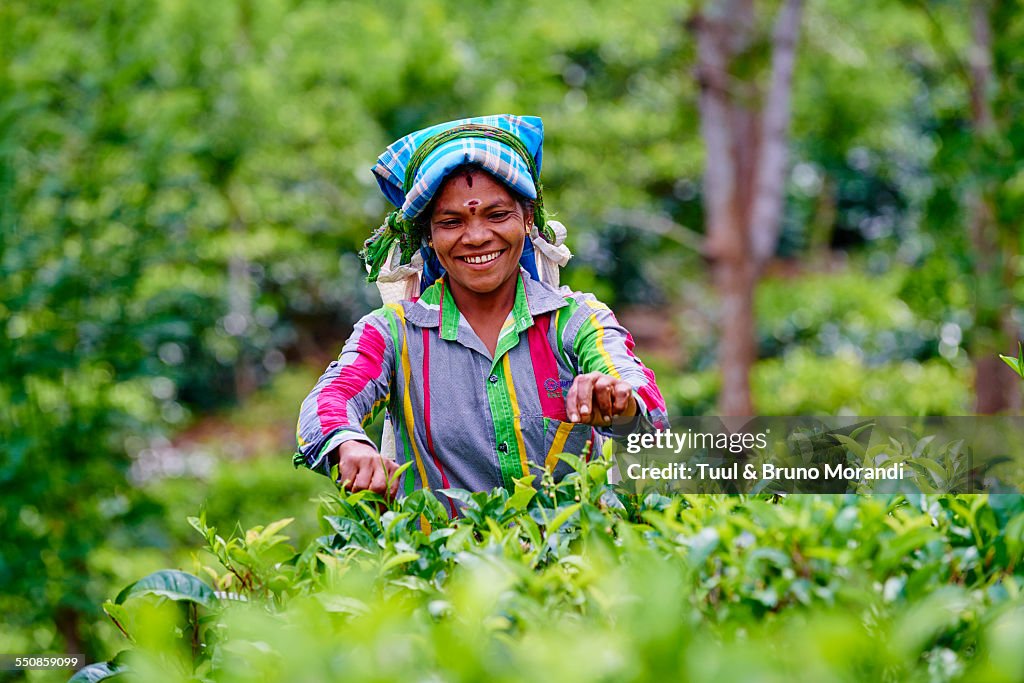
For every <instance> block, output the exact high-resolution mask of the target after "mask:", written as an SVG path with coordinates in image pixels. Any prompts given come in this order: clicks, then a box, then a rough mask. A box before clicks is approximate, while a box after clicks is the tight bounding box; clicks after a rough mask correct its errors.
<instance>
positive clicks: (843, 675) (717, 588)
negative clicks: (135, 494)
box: [72, 456, 1024, 682]
mask: <svg viewBox="0 0 1024 683" xmlns="http://www.w3.org/2000/svg"><path fill="white" fill-rule="evenodd" d="M565 459H566V460H567V462H569V464H571V465H572V466H573V468H574V470H575V472H574V473H572V474H570V475H569V476H567V477H565V478H564V479H563V480H562V481H560V482H558V483H556V482H554V481H553V480H552V479H551V477H550V475H549V474H546V473H544V474H541V475H531V476H528V477H525V478H524V479H522V480H520V481H518V482H517V483H516V486H515V489H514V490H513V491H511V492H509V491H505V490H502V489H496V490H494V491H491V492H489V493H468V492H465V491H456V490H443V491H435V492H431V491H425V490H421V491H416V492H415V493H413V494H412V495H410V496H408V497H406V498H403V499H400V500H397V501H393V502H391V501H386V500H384V499H383V498H381V497H379V496H376V495H375V494H372V493H366V492H362V493H357V494H351V495H344V494H342V495H338V496H333V495H332V496H325V497H324V498H323V499H322V500H321V502H320V523H321V525H322V531H323V535H322V536H320V537H319V538H317V539H315V540H314V541H312V542H311V543H309V544H308V545H307V546H306V547H304V548H302V549H301V550H296V549H295V548H293V547H292V546H291V545H289V541H288V539H287V538H286V537H285V536H284V535H283V534H282V533H281V531H282V530H283V529H284V528H286V527H287V525H288V524H289V522H290V520H288V519H284V520H280V521H277V522H274V523H272V524H268V525H266V526H263V527H255V528H253V529H249V530H248V531H246V532H244V533H239V534H235V535H232V536H230V537H228V538H224V537H223V536H222V535H220V534H219V533H218V531H217V529H215V528H212V527H210V526H208V525H207V523H206V520H205V519H204V517H203V515H200V516H199V517H198V518H193V519H191V520H190V521H191V523H192V525H193V526H194V527H195V528H196V529H197V530H198V531H199V532H200V533H201V534H202V535H203V537H204V538H205V540H206V544H207V550H208V555H209V559H210V560H211V561H210V562H209V563H204V562H200V561H198V560H197V564H198V565H199V566H198V568H197V574H198V576H197V575H193V574H186V573H184V572H181V571H177V570H165V571H162V572H157V573H156V574H153V575H151V576H148V577H146V578H144V579H142V580H141V581H139V582H137V583H135V584H133V585H131V586H129V587H128V588H126V589H125V590H124V591H122V592H121V594H120V595H118V596H117V598H116V599H115V600H113V601H110V602H108V603H106V604H105V605H104V609H105V610H106V611H107V613H108V615H110V617H111V618H112V619H113V620H114V621H115V623H116V624H117V626H118V628H120V629H121V630H122V632H123V633H124V635H125V636H126V638H127V639H128V640H129V641H130V643H131V644H132V645H133V647H132V648H131V649H129V650H126V651H125V652H122V653H120V654H119V655H117V656H116V657H115V658H114V659H112V660H111V661H110V662H107V663H103V664H98V665H93V666H92V667H88V668H87V669H83V670H82V671H80V672H79V673H78V674H76V676H75V677H74V678H73V679H72V680H73V681H76V682H77V681H99V680H103V679H104V678H109V677H111V676H123V677H124V678H125V679H126V680H160V681H203V682H205V681H242V680H254V679H257V680H265V681H285V680H288V681H293V680H302V681H320V680H323V681H328V680H337V679H338V678H339V677H341V676H344V677H345V678H346V679H349V680H360V681H393V680H445V681H479V680H495V681H521V680H551V679H556V680H557V679H563V678H564V679H568V680H607V681H610V680H615V681H619V680H625V681H648V680H663V679H668V680H672V679H680V678H681V679H701V680H704V679H721V680H752V679H757V680H788V679H791V678H793V677H796V678H798V679H807V680H837V681H838V680H891V681H897V680H898V681H904V680H911V681H946V680H967V679H970V680H981V681H1013V680H1020V679H1021V678H1022V677H1024V654H1022V651H1021V648H1020V647H1019V644H1020V642H1021V641H1022V639H1024V595H1022V591H1021V589H1022V585H1024V566H1022V564H1021V561H1020V560H1021V557H1022V554H1024V500H1022V498H1021V497H1020V496H1009V495H992V496H986V495H975V496H958V495H924V494H893V495H875V496H857V495H834V496H827V495H800V496H797V495H790V496H785V497H783V496H771V495H688V494H684V495H677V496H671V497H669V496H663V495H659V494H656V493H647V494H642V493H641V494H627V493H624V492H623V491H621V490H616V489H615V488H614V487H612V486H610V485H609V484H608V483H607V471H608V468H609V466H610V463H609V461H608V460H607V459H599V460H595V461H593V462H589V463H588V462H584V461H582V460H580V459H578V458H574V457H572V456H565ZM535 476H540V479H541V480H540V482H539V484H538V486H537V488H535V487H534V486H533V483H534V481H535V478H534V477H535ZM442 497H445V498H451V499H454V500H455V501H457V504H458V506H459V508H460V512H461V514H460V516H458V517H456V518H455V519H450V518H449V517H448V515H447V514H446V510H445V504H443V503H442V500H443V498H442ZM200 576H202V577H203V578H202V579H200V578H199V577H200Z"/></svg>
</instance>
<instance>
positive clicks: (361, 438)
mask: <svg viewBox="0 0 1024 683" xmlns="http://www.w3.org/2000/svg"><path fill="white" fill-rule="evenodd" d="M385 315H386V312H385V309H381V310H379V311H375V312H373V313H371V314H369V315H367V316H365V317H363V318H362V319H361V320H360V321H359V322H358V323H356V326H355V329H354V330H353V331H352V335H351V336H350V337H349V338H348V341H346V342H345V346H344V348H343V349H342V351H341V355H339V356H338V360H336V361H333V362H332V363H331V364H330V365H329V366H328V367H327V370H326V371H325V372H324V374H323V375H322V376H321V377H320V379H319V380H318V381H317V383H316V386H315V387H313V390H312V391H311V392H310V393H309V395H308V396H307V397H306V399H305V400H304V401H303V402H302V408H301V411H300V413H299V423H298V428H297V434H296V440H297V442H298V453H296V454H295V459H294V461H295V464H296V466H298V465H304V466H305V467H308V468H309V469H311V470H313V471H315V472H319V473H321V474H324V475H328V476H329V475H330V471H331V465H333V464H335V463H337V462H338V447H339V446H341V445H342V444H345V443H348V442H353V441H354V442H359V445H360V446H364V447H365V448H364V449H356V450H357V451H359V452H360V453H362V455H364V456H365V455H366V450H365V449H373V450H374V451H376V445H375V444H374V443H373V442H372V441H371V440H370V438H369V437H368V436H367V435H366V432H365V430H364V427H365V425H367V424H369V423H370V422H372V421H373V419H374V417H376V415H377V413H379V412H380V410H381V409H383V408H384V407H385V406H386V405H387V402H388V398H389V396H390V390H391V380H392V375H393V368H394V358H395V355H394V344H393V342H392V341H391V339H390V335H389V334H388V333H387V330H388V327H389V326H388V322H387V319H386V318H385ZM355 445H356V444H353V446H355ZM346 450H352V449H350V448H349V449H346ZM344 473H346V472H343V474H344Z"/></svg>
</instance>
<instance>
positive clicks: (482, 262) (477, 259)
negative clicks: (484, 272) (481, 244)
mask: <svg viewBox="0 0 1024 683" xmlns="http://www.w3.org/2000/svg"><path fill="white" fill-rule="evenodd" d="M504 253H505V250H504V249H502V250H500V251H492V252H490V253H488V254H480V255H477V256H458V257H456V258H460V259H462V260H463V261H465V262H466V263H469V264H470V265H474V266H488V265H490V264H491V262H492V261H494V260H495V259H497V258H498V257H499V256H501V255H502V254H504Z"/></svg>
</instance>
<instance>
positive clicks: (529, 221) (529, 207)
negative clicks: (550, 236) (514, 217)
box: [523, 202, 533, 232]
mask: <svg viewBox="0 0 1024 683" xmlns="http://www.w3.org/2000/svg"><path fill="white" fill-rule="evenodd" d="M523 215H524V216H525V217H526V231H527V232H529V231H530V230H531V229H532V228H533V203H532V202H523Z"/></svg>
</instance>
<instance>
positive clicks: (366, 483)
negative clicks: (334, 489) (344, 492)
mask: <svg viewBox="0 0 1024 683" xmlns="http://www.w3.org/2000/svg"><path fill="white" fill-rule="evenodd" d="M367 460H369V459H368V458H361V459H360V462H359V471H358V472H356V477H355V479H353V480H352V488H351V489H349V490H350V491H353V492H355V491H365V490H366V489H368V488H370V482H371V481H373V475H374V470H379V469H380V465H377V466H376V467H375V466H374V465H375V463H373V462H372V461H371V462H367Z"/></svg>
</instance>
